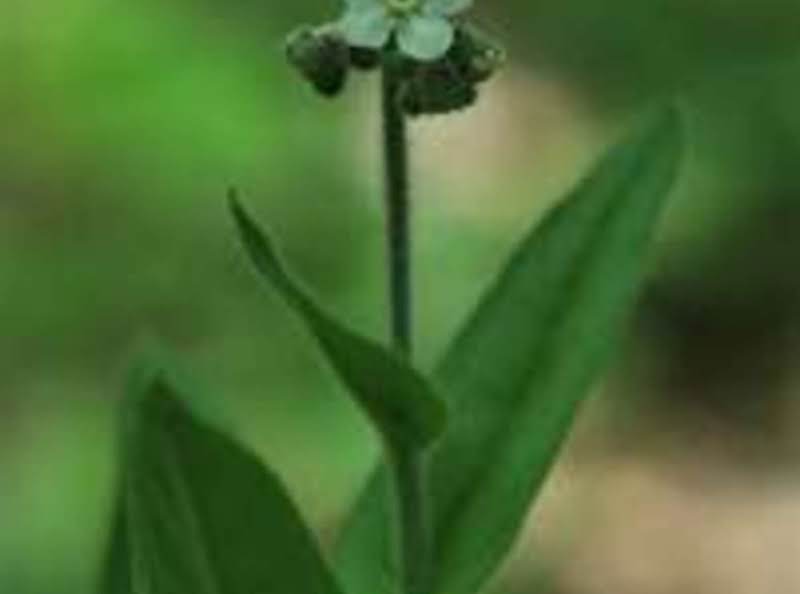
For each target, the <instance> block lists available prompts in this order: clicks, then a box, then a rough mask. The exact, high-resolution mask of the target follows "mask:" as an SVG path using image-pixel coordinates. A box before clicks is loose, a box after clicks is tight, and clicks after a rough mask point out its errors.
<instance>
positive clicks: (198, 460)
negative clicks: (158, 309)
mask: <svg viewBox="0 0 800 594" xmlns="http://www.w3.org/2000/svg"><path fill="white" fill-rule="evenodd" d="M180 398H181V397H180V396H179V395H178V394H177V393H176V389H175V388H174V386H173V385H172V384H171V382H169V381H168V380H167V379H166V377H165V375H164V374H163V373H162V372H160V371H158V370H154V371H152V372H147V373H146V374H145V376H144V377H143V378H141V379H140V380H139V381H137V388H136V394H134V398H133V400H132V402H130V403H129V405H128V410H127V414H126V417H125V419H126V431H125V436H124V466H125V467H124V469H123V472H124V476H125V490H124V500H125V510H126V514H127V518H126V520H127V521H126V523H125V527H126V529H127V532H128V545H127V546H128V547H129V549H130V552H131V555H130V557H131V558H130V563H131V565H130V567H131V568H132V571H131V575H132V585H133V591H134V592H136V594H184V593H191V594H272V593H274V594H283V593H286V592H303V593H307V594H340V592H341V591H340V590H339V588H338V587H337V585H336V584H335V583H334V581H333V579H332V577H331V575H330V573H329V571H328V569H327V567H326V566H325V563H324V561H323V559H322V557H321V556H320V553H319V552H318V550H317V546H316V543H315V542H314V539H313V538H312V536H311V535H310V534H309V532H308V531H307V530H306V528H305V526H304V525H303V522H302V520H301V518H300V516H299V514H298V513H297V511H296V510H295V508H294V506H293V504H292V503H291V501H290V500H289V498H288V497H287V495H286V493H285V491H284V489H283V487H282V486H281V484H280V482H279V480H278V479H277V477H275V476H274V475H273V474H272V473H271V472H269V471H268V470H267V469H266V468H264V466H263V465H262V464H261V463H260V462H259V460H258V459H257V458H256V457H255V456H253V455H252V454H250V453H249V452H247V451H245V450H244V449H242V448H241V447H240V446H239V445H237V444H236V443H234V442H233V441H231V440H230V439H229V438H228V437H226V436H225V435H223V434H222V433H220V432H219V431H217V430H215V429H213V428H211V427H210V426H208V425H206V424H205V423H203V422H201V421H199V420H197V419H196V418H195V417H194V416H193V415H192V414H191V413H190V412H189V411H188V410H187V409H186V408H185V406H184V405H183V404H182V402H181V399H180ZM123 532H124V531H123Z"/></svg>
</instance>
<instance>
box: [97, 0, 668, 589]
mask: <svg viewBox="0 0 800 594" xmlns="http://www.w3.org/2000/svg"><path fill="white" fill-rule="evenodd" d="M469 4H470V2H469V0H347V8H346V11H345V14H344V16H343V17H342V18H341V19H340V20H338V21H337V22H335V23H331V24H328V25H323V26H321V27H304V28H301V29H299V30H298V31H296V32H295V33H293V34H292V35H291V36H290V38H289V40H288V43H287V53H288V57H289V59H290V61H291V62H292V64H294V66H296V67H297V69H298V70H299V71H300V73H301V74H302V75H303V76H304V77H305V78H306V79H307V80H308V81H309V82H310V83H311V84H312V85H313V87H314V88H315V89H316V90H317V91H319V92H320V93H322V94H323V95H325V96H328V97H333V96H337V95H338V94H339V93H340V92H341V91H342V89H343V88H344V84H345V81H346V79H347V76H348V73H349V72H350V71H351V70H352V69H359V70H379V71H380V72H381V75H382V86H381V89H382V93H381V103H380V105H381V112H382V116H383V117H382V120H383V149H384V162H385V175H386V192H385V199H386V211H387V225H386V228H387V266H386V268H387V271H388V274H387V277H388V281H389V282H388V292H389V295H390V307H389V311H388V315H387V318H388V320H389V334H390V336H391V339H390V341H388V342H390V344H389V346H385V345H383V344H380V343H378V342H376V341H375V340H372V339H370V338H368V337H366V336H364V335H363V334H361V333H359V332H357V331H355V330H353V329H351V328H349V327H348V326H347V325H346V324H344V323H342V322H341V321H340V320H338V319H337V318H336V317H335V316H333V315H331V314H330V313H329V312H328V310H327V309H326V308H324V307H322V306H320V305H318V304H317V301H316V299H315V298H314V296H312V295H311V294H309V293H308V292H307V291H306V290H305V289H304V287H303V285H302V283H298V282H297V281H296V280H295V279H294V276H293V275H292V274H291V272H290V270H288V267H286V266H285V265H284V264H283V261H282V259H281V258H280V257H279V253H278V250H277V249H276V248H275V246H274V244H273V242H272V241H271V240H270V238H269V237H268V235H267V233H266V232H265V231H264V230H263V229H262V228H261V227H260V226H259V225H258V224H257V223H256V222H255V221H254V220H253V219H252V218H251V217H250V215H249V214H248V212H247V211H246V210H245V208H244V207H243V205H242V204H241V203H240V201H239V200H238V198H237V196H236V195H235V192H231V196H230V207H231V214H232V215H233V219H234V221H235V225H236V230H237V232H238V235H239V237H240V239H241V242H242V245H243V247H244V250H245V252H246V253H247V255H248V257H249V259H250V260H251V262H252V264H253V267H254V269H255V271H256V272H257V273H258V274H259V276H260V277H262V278H263V279H264V280H266V281H267V283H268V284H269V285H270V287H271V288H272V289H273V290H274V292H276V293H277V294H278V295H279V296H280V297H281V298H282V299H283V300H284V301H285V303H286V304H287V305H288V306H289V308H290V309H291V310H292V311H293V312H294V313H295V314H296V315H297V316H298V318H299V319H300V320H301V321H302V323H303V324H304V325H305V327H306V328H307V330H308V331H309V333H310V334H311V335H312V336H313V337H314V338H315V339H316V341H317V343H318V345H319V347H320V350H321V351H322V353H323V354H324V355H325V358H326V359H327V361H328V362H329V364H330V367H331V368H332V370H333V371H334V372H335V373H336V374H337V376H338V378H339V379H340V380H341V382H342V383H343V384H344V385H345V386H346V387H347V388H348V391H349V393H350V395H351V396H352V397H353V398H354V399H355V401H356V402H357V404H358V405H359V406H360V407H361V410H362V411H363V413H364V418H365V420H367V421H369V422H370V424H371V426H372V427H373V428H374V429H375V433H376V435H377V436H378V437H379V438H380V440H381V442H382V444H383V446H384V449H383V453H384V456H383V458H382V459H381V460H380V462H379V463H378V464H377V466H376V468H375V470H374V472H373V474H372V475H371V478H370V479H369V481H368V482H367V484H366V486H365V488H364V490H363V492H362V494H361V496H360V497H359V499H358V500H357V503H356V505H355V507H354V510H353V512H352V514H351V518H350V520H349V521H347V522H345V523H344V527H343V530H342V533H341V535H340V538H339V541H338V544H337V545H336V547H335V551H334V555H333V556H334V568H333V570H332V569H331V567H330V566H329V564H328V562H327V560H326V559H325V557H324V556H323V554H322V553H321V552H320V551H319V548H318V547H317V543H316V540H315V538H314V537H313V535H312V534H311V532H310V530H309V529H308V528H307V527H306V525H305V524H304V522H303V520H302V517H301V515H300V514H299V513H298V511H297V509H296V507H295V506H294V504H293V503H292V501H291V499H290V497H289V495H288V493H287V491H286V489H285V488H284V487H283V485H282V483H281V481H280V479H279V478H278V477H277V476H276V475H275V473H273V472H272V471H271V470H270V469H269V468H267V467H266V466H265V465H264V464H263V463H262V462H261V460H259V459H258V458H257V457H256V456H255V455H254V454H253V453H251V452H250V451H249V450H248V449H247V448H246V447H244V446H242V445H241V444H239V443H238V442H237V441H236V440H234V439H232V438H231V437H230V436H229V434H228V432H226V431H221V430H220V429H219V427H218V425H219V423H218V422H214V421H213V420H211V419H207V418H205V419H204V416H203V415H202V414H200V413H198V411H197V410H195V409H196V408H197V407H195V406H193V405H192V402H193V400H194V396H193V390H192V389H191V387H188V388H187V384H186V383H185V382H183V381H181V379H180V377H177V378H176V377H175V375H174V373H173V372H171V371H169V370H168V369H167V366H165V365H164V363H163V361H160V360H159V361H156V362H152V361H151V362H150V363H148V365H146V366H144V367H142V368H141V369H139V370H138V372H137V373H136V374H134V377H133V381H132V382H131V388H130V396H129V398H128V401H127V406H126V407H125V409H124V423H123V431H122V435H123V438H122V442H123V447H122V448H121V452H122V456H121V466H122V469H121V473H120V476H121V481H120V489H119V490H120V496H119V500H118V503H117V516H116V521H115V524H114V529H113V537H112V540H111V547H110V550H109V555H108V560H107V565H106V571H105V574H104V582H103V590H102V594H344V593H345V592H347V593H349V594H475V593H476V592H478V591H479V590H480V589H481V588H482V587H483V586H484V585H485V583H486V581H487V579H488V578H489V577H491V575H492V574H493V573H494V572H495V571H496V569H497V568H498V567H499V565H500V563H501V562H502V561H503V559H504V558H505V557H506V555H507V554H508V552H509V551H510V549H511V547H512V545H513V543H514V539H515V537H516V536H517V534H518V533H519V531H520V528H521V526H522V524H523V521H524V519H525V517H526V512H527V510H528V507H529V505H530V503H531V501H532V500H533V499H534V498H535V497H536V495H537V494H538V493H539V491H540V490H541V487H542V485H543V483H544V480H545V478H546V476H547V472H548V469H549V468H550V467H551V466H552V464H553V462H554V460H555V458H556V456H557V454H558V451H559V447H560V445H561V444H562V443H563V442H564V439H565V436H566V435H567V433H568V431H569V428H570V426H571V424H572V421H573V419H574V416H575V414H576V411H577V409H578V406H579V404H580V402H581V401H582V399H583V398H584V396H585V395H586V394H587V392H588V391H589V389H590V387H591V386H592V382H593V380H594V379H595V378H596V376H597V375H598V374H599V372H600V371H601V370H602V368H603V364H604V362H605V361H606V358H607V354H608V351H609V347H610V346H611V344H613V340H612V339H613V338H614V337H615V336H616V335H617V334H618V333H619V330H620V326H621V321H622V314H623V313H624V312H625V311H627V310H629V309H630V306H631V304H632V302H633V297H634V296H635V289H636V286H637V282H638V280H639V278H640V276H641V275H640V272H641V265H642V259H643V254H644V252H645V248H646V247H647V245H648V243H649V241H650V238H651V237H652V235H653V232H654V227H655V223H656V221H657V218H658V214H659V211H660V209H661V207H662V206H663V204H664V202H665V199H666V196H667V194H668V192H669V189H670V187H671V185H672V182H673V180H674V178H675V175H676V171H677V167H678V161H679V155H680V147H681V134H680V126H679V125H678V119H677V117H676V113H675V111H674V110H671V109H670V110H665V111H664V112H663V113H660V115H659V116H658V117H656V118H654V121H652V122H651V123H649V124H648V125H647V126H645V127H643V128H642V129H641V130H639V131H638V132H637V133H636V134H634V135H632V136H631V138H629V139H627V140H626V141H625V142H622V143H620V144H619V145H618V146H617V147H615V148H614V149H613V150H612V151H611V152H610V153H609V155H608V156H607V157H605V158H604V159H602V160H601V162H600V164H599V165H598V166H597V167H596V168H595V169H594V171H593V172H592V173H591V174H590V175H589V176H588V177H587V178H586V180H585V181H584V182H583V183H581V184H580V185H578V186H577V187H576V188H575V190H574V191H573V192H572V193H571V194H570V195H569V196H567V197H566V198H565V199H564V200H562V201H561V202H560V203H559V206H558V207H557V208H556V209H555V210H554V211H553V212H552V213H550V214H549V215H548V216H546V217H545V218H544V219H543V221H542V222H541V223H539V224H537V225H534V226H533V227H532V228H531V230H530V231H529V232H528V233H527V235H526V236H525V237H524V238H523V241H521V242H520V245H519V247H518V248H517V250H516V251H515V253H514V254H513V256H512V257H511V259H510V260H509V263H508V264H507V266H506V267H505V268H504V269H503V270H502V272H501V274H500V275H499V276H498V278H497V279H496V281H495V282H494V283H493V284H491V288H490V289H489V290H488V291H487V292H486V293H485V295H484V296H483V298H482V300H481V302H480V304H479V305H478V307H477V308H476V309H475V310H474V312H473V313H472V314H471V315H470V316H469V317H468V321H467V322H466V323H465V325H464V328H463V330H462V331H461V332H460V333H459V334H458V336H457V338H456V339H455V340H454V341H453V342H452V344H451V346H450V347H449V348H448V350H447V351H446V353H445V356H444V358H443V360H442V363H441V364H440V365H439V366H438V367H437V368H436V369H435V371H433V372H432V373H430V374H428V373H423V372H422V371H420V370H418V369H417V368H416V367H415V366H414V363H413V357H412V355H413V349H412V346H413V341H412V338H413V324H412V322H413V307H412V305H413V303H412V295H413V291H412V278H413V275H412V267H411V249H410V246H411V217H410V192H409V188H410V184H409V167H408V164H409V150H408V142H407V137H408V134H409V131H408V127H407V124H408V118H409V116H418V115H424V114H442V113H447V112H451V111H454V110H457V109H461V108H464V107H467V106H469V105H471V104H472V103H473V102H474V101H475V100H476V99H477V88H478V85H481V84H483V83H485V82H486V81H487V80H488V79H489V78H490V77H491V75H492V74H494V72H495V71H496V69H497V66H498V65H499V63H500V61H501V57H502V52H501V51H500V50H499V48H497V46H496V45H495V44H494V43H492V42H491V41H489V40H488V39H487V38H486V37H485V36H484V35H483V34H481V33H479V32H478V31H477V30H476V29H475V28H474V27H473V26H471V25H467V24H465V23H463V22H461V21H457V20H456V15H458V14H459V13H461V12H462V11H464V10H465V9H466V8H468V6H469Z"/></svg>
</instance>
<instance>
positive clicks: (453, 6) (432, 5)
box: [351, 0, 473, 16]
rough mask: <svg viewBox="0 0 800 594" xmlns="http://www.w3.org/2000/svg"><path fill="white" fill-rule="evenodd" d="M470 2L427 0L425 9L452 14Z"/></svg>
mask: <svg viewBox="0 0 800 594" xmlns="http://www.w3.org/2000/svg"><path fill="white" fill-rule="evenodd" d="M351 1H356V0H351ZM472 2H473V0H428V1H427V2H426V3H425V10H426V12H428V13H429V14H437V15H440V16H452V15H454V14H458V13H459V12H463V11H465V10H466V9H468V8H469V7H470V6H472Z"/></svg>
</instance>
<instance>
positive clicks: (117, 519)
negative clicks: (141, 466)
mask: <svg viewBox="0 0 800 594" xmlns="http://www.w3.org/2000/svg"><path fill="white" fill-rule="evenodd" d="M130 569H131V568H130V549H129V547H128V530H127V527H126V522H125V509H124V505H123V498H122V497H121V496H120V497H117V501H116V509H115V510H114V517H113V520H112V524H111V539H110V541H109V543H108V550H107V551H106V556H105V562H104V564H103V573H102V577H101V583H100V590H99V593H98V594H132V593H133V585H132V584H131V571H130Z"/></svg>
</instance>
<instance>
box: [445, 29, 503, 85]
mask: <svg viewBox="0 0 800 594" xmlns="http://www.w3.org/2000/svg"><path fill="white" fill-rule="evenodd" d="M446 58H447V59H449V60H450V61H451V62H452V63H453V65H454V66H455V67H456V68H457V69H458V70H459V72H460V73H461V75H462V76H463V77H464V78H465V79H466V80H468V81H470V82H472V83H483V82H486V81H487V80H489V79H490V78H491V77H492V76H493V75H494V74H495V73H496V72H497V71H498V70H499V69H500V67H501V66H502V65H503V63H504V62H505V51H504V50H503V48H502V47H500V46H499V45H498V44H496V43H494V42H493V41H492V40H491V39H490V38H489V37H488V36H487V35H486V34H485V33H483V32H482V31H480V30H479V29H477V28H476V27H473V26H470V25H462V26H460V27H458V29H456V37H455V40H454V41H453V45H452V46H451V48H450V51H449V52H448V53H447V56H446Z"/></svg>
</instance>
